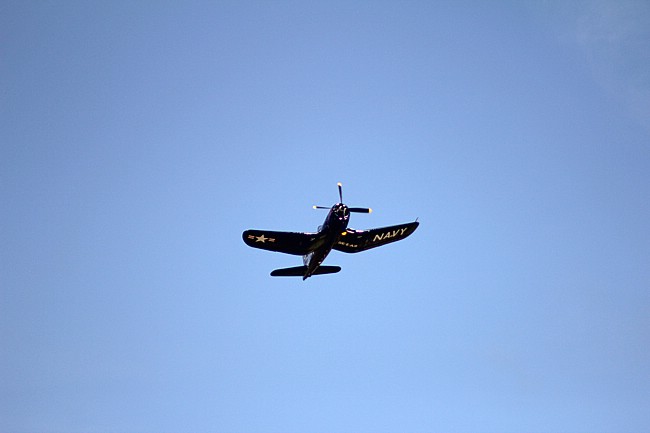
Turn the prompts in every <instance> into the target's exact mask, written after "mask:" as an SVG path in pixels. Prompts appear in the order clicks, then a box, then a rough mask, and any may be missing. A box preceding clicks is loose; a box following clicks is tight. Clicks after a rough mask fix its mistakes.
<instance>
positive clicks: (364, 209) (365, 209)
mask: <svg viewBox="0 0 650 433" xmlns="http://www.w3.org/2000/svg"><path fill="white" fill-rule="evenodd" d="M337 186H338V187H339V200H340V201H339V203H341V204H343V185H342V184H341V182H339V183H338V184H337ZM314 209H328V210H329V209H330V208H329V207H326V206H314ZM348 210H349V211H350V212H356V213H371V212H372V209H370V208H368V207H350V208H348Z"/></svg>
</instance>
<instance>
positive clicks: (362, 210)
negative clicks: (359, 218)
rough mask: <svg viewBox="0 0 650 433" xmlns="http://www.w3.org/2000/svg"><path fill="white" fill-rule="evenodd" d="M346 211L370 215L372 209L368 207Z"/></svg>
mask: <svg viewBox="0 0 650 433" xmlns="http://www.w3.org/2000/svg"><path fill="white" fill-rule="evenodd" d="M348 210H349V211H350V212H356V213H372V209H370V208H369V207H350V208H348Z"/></svg>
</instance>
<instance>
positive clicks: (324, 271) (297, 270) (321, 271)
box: [271, 266, 341, 277]
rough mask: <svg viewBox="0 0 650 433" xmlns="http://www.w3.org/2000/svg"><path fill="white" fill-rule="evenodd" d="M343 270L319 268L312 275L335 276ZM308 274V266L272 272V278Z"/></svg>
mask: <svg viewBox="0 0 650 433" xmlns="http://www.w3.org/2000/svg"><path fill="white" fill-rule="evenodd" d="M340 270H341V267H340V266H319V267H318V268H316V270H315V271H314V272H313V273H312V275H322V274H335V273H337V272H338V271H340ZM306 273H307V266H296V267H294V268H283V269H276V270H275V271H273V272H271V276H272V277H304V276H305V274H306Z"/></svg>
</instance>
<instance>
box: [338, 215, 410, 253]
mask: <svg viewBox="0 0 650 433" xmlns="http://www.w3.org/2000/svg"><path fill="white" fill-rule="evenodd" d="M419 225H420V223H419V222H417V221H414V222H412V223H406V224H399V225H396V226H390V227H381V228H378V229H370V230H354V229H347V230H346V234H345V236H341V237H340V238H339V241H338V242H337V243H336V244H335V245H334V249H335V250H338V251H342V252H344V253H358V252H361V251H365V250H369V249H371V248H375V247H380V246H382V245H386V244H389V243H391V242H395V241H401V240H402V239H404V238H407V237H408V236H409V235H410V234H411V233H413V232H414V231H415V229H417V228H418V226H419Z"/></svg>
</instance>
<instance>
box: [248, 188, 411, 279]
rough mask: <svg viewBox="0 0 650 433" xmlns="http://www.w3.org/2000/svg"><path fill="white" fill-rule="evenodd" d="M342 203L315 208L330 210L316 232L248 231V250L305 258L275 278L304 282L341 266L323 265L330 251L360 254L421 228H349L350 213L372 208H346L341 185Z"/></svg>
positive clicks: (403, 226) (332, 272)
mask: <svg viewBox="0 0 650 433" xmlns="http://www.w3.org/2000/svg"><path fill="white" fill-rule="evenodd" d="M338 187H339V199H340V200H339V202H338V203H336V204H335V205H334V206H332V207H331V208H328V207H324V206H314V209H329V213H328V214H327V218H325V222H324V223H323V225H322V226H320V227H318V231H317V232H315V233H298V232H278V231H270V230H246V231H244V233H243V234H242V238H243V239H244V243H246V245H248V246H249V247H253V248H260V249H263V250H268V251H276V252H280V253H285V254H293V255H298V256H302V259H303V266H296V267H292V268H283V269H276V270H274V271H273V272H271V276H272V277H302V279H303V281H304V280H306V279H307V278H309V277H311V276H312V275H323V274H334V273H336V272H339V271H340V270H341V267H340V266H325V265H321V263H323V261H324V260H325V258H326V257H327V255H328V254H329V253H330V251H332V250H333V249H334V250H337V251H342V252H344V253H358V252H361V251H365V250H369V249H371V248H375V247H379V246H382V245H386V244H389V243H391V242H395V241H399V240H402V239H404V238H406V237H408V236H409V235H411V233H413V232H414V231H415V229H417V228H418V225H420V223H419V222H418V221H417V219H416V220H415V221H414V222H410V223H406V224H399V225H395V226H389V227H381V228H376V229H370V230H355V229H350V228H348V222H349V220H350V213H368V214H369V213H371V212H372V209H370V208H361V207H347V206H346V205H344V204H343V186H342V185H341V183H340V182H339V183H338Z"/></svg>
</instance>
